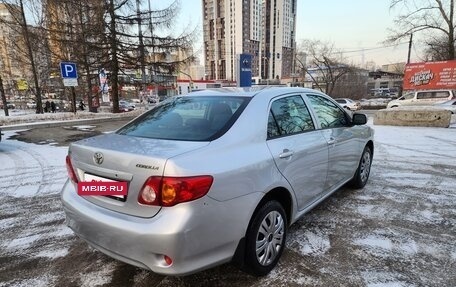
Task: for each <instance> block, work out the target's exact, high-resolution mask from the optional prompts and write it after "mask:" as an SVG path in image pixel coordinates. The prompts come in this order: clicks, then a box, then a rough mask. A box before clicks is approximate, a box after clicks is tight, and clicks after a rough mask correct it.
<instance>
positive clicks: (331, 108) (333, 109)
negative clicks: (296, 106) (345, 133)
mask: <svg viewBox="0 0 456 287" xmlns="http://www.w3.org/2000/svg"><path fill="white" fill-rule="evenodd" d="M307 97H308V98H309V100H310V104H311V105H312V108H313V109H314V111H315V113H316V114H317V117H318V119H319V121H320V125H321V128H322V129H325V128H337V127H344V126H348V125H349V124H350V123H349V120H348V118H347V115H346V114H345V112H344V111H343V110H342V109H341V108H340V107H339V106H337V105H336V104H334V103H333V102H332V101H330V100H328V99H326V98H324V97H321V96H317V95H307Z"/></svg>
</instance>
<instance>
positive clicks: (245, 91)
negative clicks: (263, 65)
mask: <svg viewBox="0 0 456 287" xmlns="http://www.w3.org/2000/svg"><path fill="white" fill-rule="evenodd" d="M287 93H314V94H315V93H317V94H322V93H321V92H320V91H317V90H313V89H309V88H300V87H277V86H252V87H247V88H238V87H224V88H214V89H206V90H203V91H197V92H192V93H189V94H187V95H185V96H217V95H220V96H233V97H251V98H253V97H255V96H258V95H262V94H287Z"/></svg>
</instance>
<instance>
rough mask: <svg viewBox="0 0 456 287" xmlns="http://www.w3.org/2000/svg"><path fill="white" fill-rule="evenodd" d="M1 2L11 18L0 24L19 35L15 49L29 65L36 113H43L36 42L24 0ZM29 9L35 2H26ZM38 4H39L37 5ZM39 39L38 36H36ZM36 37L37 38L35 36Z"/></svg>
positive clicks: (3, 0) (34, 6)
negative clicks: (7, 26)
mask: <svg viewBox="0 0 456 287" xmlns="http://www.w3.org/2000/svg"><path fill="white" fill-rule="evenodd" d="M1 3H3V4H4V5H5V7H7V9H8V11H9V13H10V15H11V16H12V19H11V20H8V21H1V23H0V24H2V25H9V27H10V28H11V29H13V30H15V31H16V33H17V34H18V35H20V36H21V39H20V40H19V41H17V42H16V43H14V44H15V46H16V51H17V52H19V53H21V54H23V55H25V57H26V58H27V60H28V61H27V63H24V64H28V65H29V66H30V70H31V74H32V78H33V83H34V94H35V97H36V113H43V106H42V98H41V85H40V75H39V73H40V71H39V69H38V65H37V60H36V59H37V53H36V49H35V46H36V43H35V42H34V41H33V38H34V33H35V32H34V31H33V27H32V26H29V25H28V22H27V18H26V16H25V8H24V0H17V1H5V0H1ZM28 4H30V5H29V10H30V9H34V8H37V6H36V4H37V3H28ZM38 6H39V5H38ZM37 15H39V13H37ZM38 38H39V39H41V38H40V37H38ZM35 39H37V38H35Z"/></svg>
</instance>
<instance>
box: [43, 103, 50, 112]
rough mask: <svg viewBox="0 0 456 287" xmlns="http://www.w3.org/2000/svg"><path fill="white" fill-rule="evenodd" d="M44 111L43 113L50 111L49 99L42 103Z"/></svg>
mask: <svg viewBox="0 0 456 287" xmlns="http://www.w3.org/2000/svg"><path fill="white" fill-rule="evenodd" d="M44 112H45V113H50V112H51V103H50V102H49V101H46V103H44Z"/></svg>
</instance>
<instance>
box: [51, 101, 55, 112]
mask: <svg viewBox="0 0 456 287" xmlns="http://www.w3.org/2000/svg"><path fill="white" fill-rule="evenodd" d="M51 111H52V112H53V113H55V103H54V101H51Z"/></svg>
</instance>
